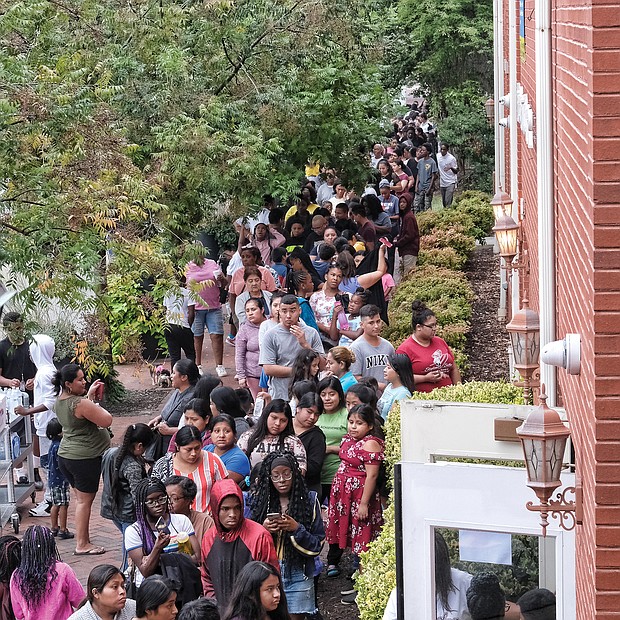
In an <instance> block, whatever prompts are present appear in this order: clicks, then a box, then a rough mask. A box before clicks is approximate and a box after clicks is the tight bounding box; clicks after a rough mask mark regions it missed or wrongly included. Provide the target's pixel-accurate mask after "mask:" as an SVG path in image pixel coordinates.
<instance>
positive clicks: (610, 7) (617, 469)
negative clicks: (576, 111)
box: [590, 1, 620, 620]
mask: <svg viewBox="0 0 620 620" xmlns="http://www.w3.org/2000/svg"><path fill="white" fill-rule="evenodd" d="M592 26H593V29H592V39H591V40H592V50H593V51H592V52H591V55H590V58H591V60H590V63H591V64H590V67H591V76H592V78H591V79H592V93H593V99H594V102H593V108H592V109H593V120H592V149H593V153H594V166H593V181H594V195H593V197H594V209H593V226H594V256H593V261H594V272H595V273H594V331H595V334H596V335H595V340H594V355H595V362H594V371H595V375H596V378H595V398H596V400H595V413H596V438H597V443H596V455H597V462H596V470H595V476H596V482H597V487H596V496H595V499H596V504H595V507H594V511H595V520H596V526H597V535H596V542H597V552H596V560H597V562H596V582H595V587H596V609H597V612H598V613H597V617H599V618H601V619H602V620H611V619H612V618H614V619H616V620H617V619H618V618H619V617H620V611H619V610H620V579H618V569H619V568H620V527H619V526H620V402H619V401H620V161H619V160H620V154H619V148H620V28H619V26H620V4H618V2H615V3H614V2H599V1H596V2H595V3H594V2H593V5H592Z"/></svg>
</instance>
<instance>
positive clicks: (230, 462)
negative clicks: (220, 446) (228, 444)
mask: <svg viewBox="0 0 620 620" xmlns="http://www.w3.org/2000/svg"><path fill="white" fill-rule="evenodd" d="M204 449H205V450H206V451H207V452H214V451H215V446H214V445H213V444H211V445H209V446H207V447H206V448H204ZM220 459H221V460H222V463H224V465H225V466H226V469H227V470H228V471H233V472H235V473H236V474H240V475H241V476H249V475H250V461H249V459H248V457H247V456H246V455H245V452H244V451H243V450H242V449H241V448H240V447H239V446H233V447H232V448H231V449H230V450H228V452H225V453H224V454H222V456H220Z"/></svg>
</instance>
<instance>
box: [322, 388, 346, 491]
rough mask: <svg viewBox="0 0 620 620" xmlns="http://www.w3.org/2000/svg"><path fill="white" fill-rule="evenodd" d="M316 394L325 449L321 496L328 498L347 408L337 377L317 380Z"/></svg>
mask: <svg viewBox="0 0 620 620" xmlns="http://www.w3.org/2000/svg"><path fill="white" fill-rule="evenodd" d="M316 391H317V394H318V395H319V396H320V397H321V401H322V402H323V415H322V416H321V417H320V418H319V419H318V422H317V423H316V425H317V426H318V427H319V428H320V429H321V430H322V431H323V433H324V434H325V440H326V445H327V449H326V451H325V460H324V461H323V468H322V469H321V487H322V494H321V495H322V498H321V501H324V500H325V499H326V498H327V499H329V493H330V491H331V487H332V480H333V479H334V476H335V475H336V471H337V470H338V466H339V465H340V457H339V456H338V452H339V450H340V442H341V441H342V438H343V437H344V436H345V434H346V432H347V410H346V407H345V406H344V392H343V391H342V384H341V383H340V379H338V377H334V376H331V377H325V378H324V379H321V381H319V385H318V386H317V389H316Z"/></svg>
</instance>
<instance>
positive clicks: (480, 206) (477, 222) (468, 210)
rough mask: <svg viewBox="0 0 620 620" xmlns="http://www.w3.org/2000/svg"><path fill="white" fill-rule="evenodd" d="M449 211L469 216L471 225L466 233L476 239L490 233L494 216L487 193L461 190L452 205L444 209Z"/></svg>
mask: <svg viewBox="0 0 620 620" xmlns="http://www.w3.org/2000/svg"><path fill="white" fill-rule="evenodd" d="M451 211H452V212H454V211H456V212H457V213H459V214H461V215H465V216H467V217H469V218H471V221H472V222H473V226H472V228H470V229H468V233H469V234H470V235H472V236H473V237H475V238H476V239H477V240H478V241H482V239H484V238H485V237H488V236H489V235H491V234H492V230H491V229H492V228H493V225H494V224H495V216H494V215H493V207H491V197H490V196H489V195H488V194H485V193H484V192H479V191H476V190H468V191H466V192H463V193H462V194H461V195H460V196H458V198H456V199H455V200H454V202H453V203H452V207H451V208H450V209H446V212H451Z"/></svg>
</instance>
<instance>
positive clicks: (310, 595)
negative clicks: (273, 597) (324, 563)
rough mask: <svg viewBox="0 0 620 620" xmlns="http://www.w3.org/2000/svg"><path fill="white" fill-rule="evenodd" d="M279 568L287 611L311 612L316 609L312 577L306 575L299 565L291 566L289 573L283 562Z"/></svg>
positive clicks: (292, 612) (293, 612) (297, 612)
mask: <svg viewBox="0 0 620 620" xmlns="http://www.w3.org/2000/svg"><path fill="white" fill-rule="evenodd" d="M280 569H281V572H282V585H283V587H284V593H285V594H286V602H287V604H288V611H289V613H291V614H313V613H314V612H315V611H316V606H315V604H314V579H313V578H312V577H306V575H305V573H304V570H303V568H301V567H297V566H296V567H293V568H292V569H291V571H290V573H289V572H288V571H287V570H286V567H285V566H284V564H283V562H280Z"/></svg>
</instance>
